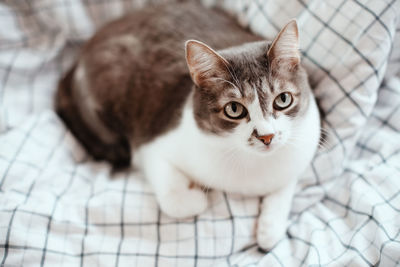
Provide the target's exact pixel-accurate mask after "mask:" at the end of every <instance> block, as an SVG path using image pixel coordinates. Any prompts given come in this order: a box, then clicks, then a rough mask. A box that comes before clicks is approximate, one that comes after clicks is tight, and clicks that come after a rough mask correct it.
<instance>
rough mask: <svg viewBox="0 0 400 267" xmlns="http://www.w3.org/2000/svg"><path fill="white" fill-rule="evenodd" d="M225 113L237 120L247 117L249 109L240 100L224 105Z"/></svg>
mask: <svg viewBox="0 0 400 267" xmlns="http://www.w3.org/2000/svg"><path fill="white" fill-rule="evenodd" d="M224 113H225V116H227V117H228V118H230V119H234V120H237V119H242V118H244V117H246V115H247V110H246V108H245V107H244V106H243V105H242V104H240V103H238V102H230V103H228V104H226V106H225V107H224Z"/></svg>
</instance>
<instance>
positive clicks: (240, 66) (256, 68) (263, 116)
mask: <svg viewBox="0 0 400 267" xmlns="http://www.w3.org/2000/svg"><path fill="white" fill-rule="evenodd" d="M186 59H187V64H188V67H189V71H190V75H191V77H192V80H193V82H194V84H195V91H194V96H193V109H194V117H195V120H196V122H197V125H198V127H199V128H201V129H202V130H203V131H205V132H208V133H210V134H215V135H219V136H224V138H225V139H226V140H227V141H228V142H231V145H232V146H236V147H240V148H244V149H246V150H251V151H256V152H260V153H268V152H271V151H274V150H276V149H277V148H279V147H282V146H284V145H285V144H289V143H291V142H295V141H296V127H297V125H298V123H300V122H301V120H302V117H303V116H304V113H305V111H306V110H307V108H308V105H309V99H310V94H311V90H310V87H309V85H308V81H307V75H306V73H305V71H304V69H303V68H302V67H301V66H300V53H299V48H298V28H297V23H296V21H294V20H293V21H291V22H289V23H288V24H287V25H286V26H285V27H284V28H283V29H282V30H281V32H280V33H279V34H278V36H277V37H276V38H275V40H274V41H273V42H272V44H270V43H268V42H266V41H262V42H255V43H248V44H245V45H241V46H237V47H232V48H229V49H225V50H221V51H218V52H217V51H214V50H213V49H212V48H210V47H209V46H207V45H206V44H204V43H201V42H198V41H194V40H190V41H187V42H186Z"/></svg>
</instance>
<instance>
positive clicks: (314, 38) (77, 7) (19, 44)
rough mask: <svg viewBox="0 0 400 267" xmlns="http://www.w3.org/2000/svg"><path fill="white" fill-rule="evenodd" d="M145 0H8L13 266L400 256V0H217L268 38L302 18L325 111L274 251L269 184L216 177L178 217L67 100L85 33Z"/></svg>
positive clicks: (2, 111) (6, 225) (4, 222)
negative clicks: (239, 191)
mask: <svg viewBox="0 0 400 267" xmlns="http://www.w3.org/2000/svg"><path fill="white" fill-rule="evenodd" d="M144 2H146V1H144V0H134V1H126V0H111V1H104V0H100V1H78V0H57V1H51V0H35V1H2V2H0V266H78V265H79V266H192V265H193V266H211V265H213V266H214V265H218V266H233V265H237V266H247V265H259V266H319V265H329V266H369V265H371V266H372V265H379V266H396V265H399V264H400V237H399V235H400V213H399V211H400V75H399V74H400V73H399V65H400V51H399V50H400V46H399V40H400V39H399V35H400V34H399V31H400V29H399V28H398V29H397V32H396V25H398V22H399V9H400V4H399V1H396V0H386V1H383V0H379V1H376V0H349V1H342V0H340V1H316V0H309V1H307V0H298V1H295V0H288V1H285V0H276V1H262V0H240V1H213V0H211V1H205V2H206V3H207V4H215V3H217V4H218V5H220V6H223V7H224V8H225V9H227V10H230V11H231V12H232V13H234V14H235V15H237V16H238V19H239V20H240V21H241V23H242V24H243V25H244V26H248V27H249V28H250V29H251V30H252V31H254V32H256V33H258V34H261V35H263V36H265V37H267V38H272V37H273V36H274V35H275V34H276V33H277V31H278V29H279V28H280V27H282V26H283V25H284V24H285V23H286V22H287V21H288V20H289V19H290V18H293V17H295V18H297V20H298V23H299V26H300V36H301V47H302V52H303V62H304V64H305V65H306V67H307V69H308V71H309V74H310V81H311V83H312V86H313V87H314V88H315V94H316V96H317V98H318V99H319V103H320V105H321V108H322V110H323V111H324V112H325V114H326V116H325V118H324V122H323V126H324V128H325V129H326V130H327V131H328V137H327V144H326V145H325V146H324V148H321V149H320V150H319V152H318V153H317V155H316V156H315V159H314V160H313V163H312V165H311V166H310V168H309V169H308V170H307V172H306V173H305V174H304V175H303V177H302V179H301V181H300V183H299V186H298V190H297V193H296V195H295V197H294V200H293V208H292V212H291V215H290V220H289V226H288V231H287V235H286V237H285V238H284V239H282V240H281V241H280V242H279V243H278V244H277V246H276V247H275V248H273V249H272V250H271V251H270V252H269V253H264V252H261V251H259V250H258V248H257V245H256V241H255V226H256V219H257V214H258V211H259V204H260V200H259V199H258V198H246V197H243V196H240V195H231V194H225V193H223V192H218V191H212V192H210V193H209V200H210V205H209V209H208V210H207V211H206V212H205V213H204V214H201V215H199V216H197V217H195V218H192V219H187V220H181V221H177V220H173V219H170V218H168V217H166V216H165V215H163V214H161V213H160V211H159V209H158V207H157V203H156V201H155V199H154V195H153V193H152V189H151V188H150V187H149V186H148V185H147V183H146V181H145V180H144V179H143V178H142V176H141V175H140V174H139V173H129V172H124V173H118V174H113V173H112V172H111V170H110V167H109V165H107V164H106V163H96V162H94V161H93V160H91V159H90V157H89V156H88V155H87V154H86V152H85V151H84V150H83V149H82V147H81V146H80V144H79V143H78V142H77V141H76V140H75V138H74V137H73V136H72V135H71V133H70V132H69V131H68V130H67V129H66V128H65V126H64V125H63V123H62V121H61V120H60V119H59V118H58V117H57V115H56V114H55V112H54V109H53V94H54V92H55V86H56V83H57V80H58V78H59V77H60V75H61V74H62V73H64V72H65V71H66V70H67V69H68V67H69V66H70V65H71V63H72V62H73V60H74V56H75V54H76V51H77V50H78V49H79V46H80V44H81V41H84V40H86V39H87V38H89V37H90V36H91V34H92V33H93V32H94V31H95V29H96V28H98V27H99V26H100V25H102V24H104V23H105V22H106V21H109V20H110V19H112V18H115V17H117V16H119V15H121V14H123V13H126V12H128V11H129V10H131V9H132V8H138V7H140V6H142V5H144V4H145V3H144ZM151 2H156V1H151ZM157 2H166V1H157ZM389 58H391V61H390V63H389V64H388V62H389Z"/></svg>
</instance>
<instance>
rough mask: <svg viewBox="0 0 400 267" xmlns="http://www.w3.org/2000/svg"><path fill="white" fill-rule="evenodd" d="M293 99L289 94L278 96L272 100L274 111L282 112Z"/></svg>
mask: <svg viewBox="0 0 400 267" xmlns="http://www.w3.org/2000/svg"><path fill="white" fill-rule="evenodd" d="M292 100H293V97H292V95H291V94H290V93H288V92H285V93H282V94H280V95H278V96H277V97H276V98H275V100H274V108H275V109H276V110H283V109H285V108H288V107H289V106H290V105H291V104H292Z"/></svg>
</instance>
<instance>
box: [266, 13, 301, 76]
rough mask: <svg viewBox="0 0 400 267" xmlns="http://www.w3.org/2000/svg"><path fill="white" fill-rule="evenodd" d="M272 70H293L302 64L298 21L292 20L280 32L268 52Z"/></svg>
mask: <svg viewBox="0 0 400 267" xmlns="http://www.w3.org/2000/svg"><path fill="white" fill-rule="evenodd" d="M267 56H268V60H269V62H270V65H271V67H272V68H281V67H283V68H289V69H292V68H294V67H295V66H297V65H298V64H299V63H300V52H299V30H298V27H297V22H296V20H291V21H290V22H289V23H288V24H286V26H285V27H283V29H282V30H281V31H280V32H279V34H278V36H277V37H276V38H275V40H274V41H273V42H272V44H271V46H270V48H269V49H268V52H267Z"/></svg>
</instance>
